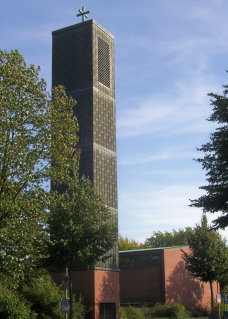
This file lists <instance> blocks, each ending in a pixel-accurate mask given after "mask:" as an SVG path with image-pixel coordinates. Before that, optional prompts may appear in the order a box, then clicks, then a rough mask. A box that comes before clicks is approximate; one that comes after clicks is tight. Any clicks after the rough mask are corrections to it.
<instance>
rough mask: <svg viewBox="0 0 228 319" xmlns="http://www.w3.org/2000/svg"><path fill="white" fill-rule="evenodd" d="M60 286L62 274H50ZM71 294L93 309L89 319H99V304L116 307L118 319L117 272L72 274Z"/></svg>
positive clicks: (117, 318) (93, 271) (81, 271)
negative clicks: (109, 304) (76, 295)
mask: <svg viewBox="0 0 228 319" xmlns="http://www.w3.org/2000/svg"><path fill="white" fill-rule="evenodd" d="M52 278H53V280H54V281H55V282H56V283H57V284H58V285H60V284H61V283H62V280H63V273H55V274H52ZM72 286H73V292H74V293H76V294H81V295H82V296H83V297H84V298H85V300H86V301H87V302H88V304H89V305H90V306H92V307H93V310H94V311H93V312H92V314H91V316H90V317H91V318H94V319H99V304H100V303H113V304H115V305H116V306H115V307H116V317H115V318H116V319H119V272H118V271H104V270H80V271H73V273H72Z"/></svg>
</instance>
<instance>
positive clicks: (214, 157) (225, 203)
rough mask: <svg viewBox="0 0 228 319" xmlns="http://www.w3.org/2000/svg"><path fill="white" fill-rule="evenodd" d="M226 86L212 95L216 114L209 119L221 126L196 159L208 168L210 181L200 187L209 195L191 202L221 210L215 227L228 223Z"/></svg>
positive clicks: (206, 210) (227, 104)
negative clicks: (200, 155)
mask: <svg viewBox="0 0 228 319" xmlns="http://www.w3.org/2000/svg"><path fill="white" fill-rule="evenodd" d="M224 88H225V89H224V91H223V95H218V94H214V93H210V94H209V96H210V97H212V100H211V105H212V106H213V113H212V114H211V116H210V118H209V119H208V121H212V122H217V123H218V124H219V126H218V127H217V129H216V130H215V132H214V133H212V134H211V135H210V141H209V142H208V143H206V144H204V145H202V147H201V148H199V149H198V150H199V151H201V152H204V153H205V155H204V157H203V158H198V159H197V161H198V162H199V163H201V164H202V167H203V169H205V170H206V176H207V178H206V180H207V182H208V184H207V185H206V186H201V187H200V189H203V190H205V191H206V194H205V195H203V196H201V197H199V198H198V199H195V200H192V201H191V202H192V203H191V205H190V206H194V207H200V208H202V209H203V211H204V212H205V213H207V212H209V213H215V212H219V213H221V215H220V217H218V218H216V219H215V220H214V221H213V226H214V227H215V228H216V229H217V228H221V229H224V228H225V227H226V226H228V124H227V123H228V98H227V93H228V86H227V85H225V86H224Z"/></svg>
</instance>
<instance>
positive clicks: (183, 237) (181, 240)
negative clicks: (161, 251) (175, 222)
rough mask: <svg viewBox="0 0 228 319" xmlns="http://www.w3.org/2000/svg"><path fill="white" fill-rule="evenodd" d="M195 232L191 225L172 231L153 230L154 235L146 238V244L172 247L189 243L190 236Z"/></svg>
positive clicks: (157, 246)
mask: <svg viewBox="0 0 228 319" xmlns="http://www.w3.org/2000/svg"><path fill="white" fill-rule="evenodd" d="M192 233H193V229H192V228H191V227H185V228H184V229H179V230H178V231H176V230H174V229H173V231H172V232H167V231H166V232H164V233H162V232H160V231H158V232H153V236H151V237H149V238H147V239H146V244H147V245H148V246H150V247H154V248H159V247H171V246H183V245H188V237H189V235H191V234H192Z"/></svg>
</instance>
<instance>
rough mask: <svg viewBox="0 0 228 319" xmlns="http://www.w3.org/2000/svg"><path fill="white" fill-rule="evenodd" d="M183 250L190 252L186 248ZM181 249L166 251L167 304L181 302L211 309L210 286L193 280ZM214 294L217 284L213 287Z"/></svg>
mask: <svg viewBox="0 0 228 319" xmlns="http://www.w3.org/2000/svg"><path fill="white" fill-rule="evenodd" d="M183 250H185V251H188V248H187V247H186V246H185V247H183ZM181 255H182V252H181V249H180V248H169V249H164V269H165V298H166V302H169V301H179V302H181V303H183V304H185V305H188V306H190V307H210V295H211V294H210V286H209V284H208V283H202V282H200V281H199V280H197V279H195V278H193V277H192V276H191V275H190V274H189V272H188V271H187V269H186V268H185V262H184V261H183V259H182V257H181ZM213 288H214V294H215V295H216V294H217V293H218V292H217V284H216V283H215V284H214V285H213Z"/></svg>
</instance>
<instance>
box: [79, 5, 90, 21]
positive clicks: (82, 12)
mask: <svg viewBox="0 0 228 319" xmlns="http://www.w3.org/2000/svg"><path fill="white" fill-rule="evenodd" d="M78 11H79V12H80V13H79V14H77V17H80V16H81V17H82V22H84V21H85V18H88V16H87V13H90V11H85V7H82V9H79V10H78Z"/></svg>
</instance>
